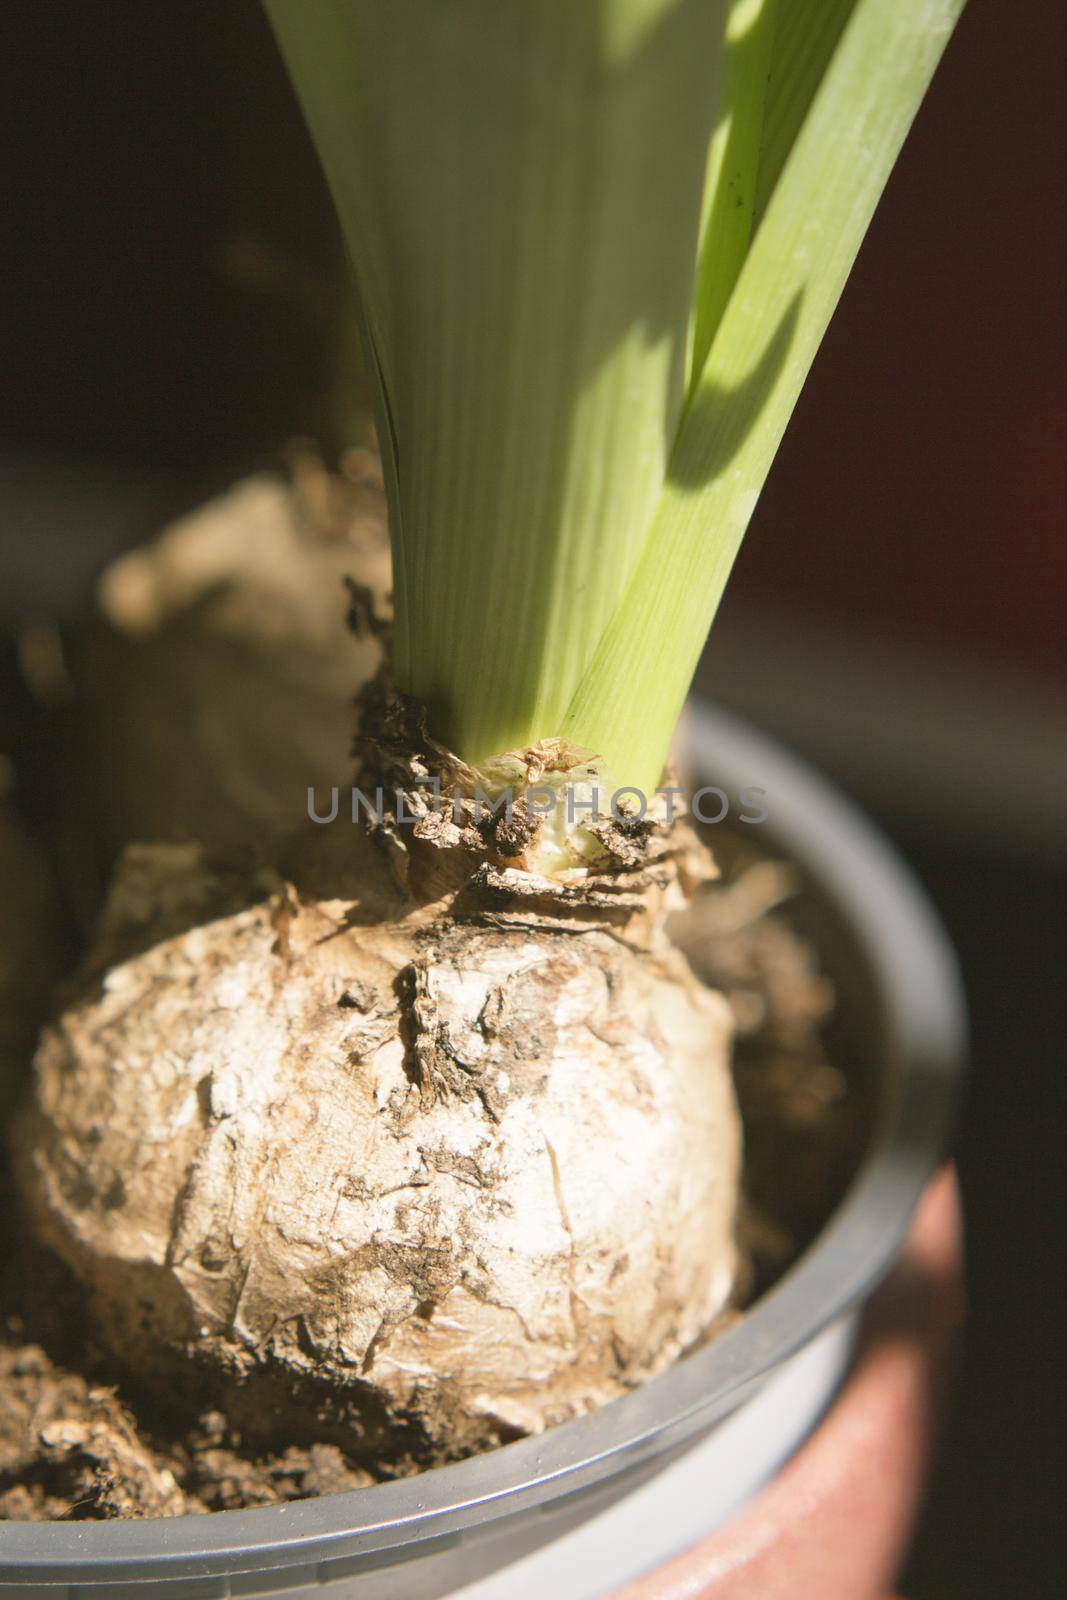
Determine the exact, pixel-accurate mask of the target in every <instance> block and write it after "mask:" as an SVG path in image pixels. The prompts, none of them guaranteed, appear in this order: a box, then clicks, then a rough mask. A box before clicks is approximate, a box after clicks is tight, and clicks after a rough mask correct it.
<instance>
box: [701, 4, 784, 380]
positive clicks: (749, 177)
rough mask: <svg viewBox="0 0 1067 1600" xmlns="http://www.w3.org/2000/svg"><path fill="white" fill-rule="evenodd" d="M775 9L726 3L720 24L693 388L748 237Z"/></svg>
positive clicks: (702, 228)
mask: <svg viewBox="0 0 1067 1600" xmlns="http://www.w3.org/2000/svg"><path fill="white" fill-rule="evenodd" d="M786 3H787V5H788V0H786ZM779 4H780V0H732V3H731V6H730V14H729V16H728V18H727V21H726V48H725V50H724V53H723V67H722V88H721V92H720V95H719V116H718V122H717V125H716V128H715V132H714V134H713V136H712V140H711V148H710V149H709V151H708V170H707V178H706V180H705V185H704V207H703V213H702V216H701V223H700V249H699V253H698V256H697V281H696V291H695V294H694V300H693V347H692V351H691V354H690V373H691V379H690V381H691V382H692V380H693V379H695V378H699V376H700V373H701V372H702V371H703V369H704V362H705V361H706V360H707V357H708V351H709V350H710V349H711V342H712V340H713V339H714V337H715V334H716V332H717V330H718V327H719V323H720V322H721V321H722V315H723V312H724V311H725V310H726V306H727V303H728V302H729V299H730V295H731V294H732V293H733V287H734V284H735V283H736V282H737V276H738V273H739V272H740V271H741V268H742V266H743V265H744V261H745V256H746V255H747V254H748V246H749V241H750V240H751V237H752V226H753V221H754V217H755V208H756V191H757V183H758V181H759V175H760V160H761V150H762V146H763V138H764V112H765V110H766V104H767V94H768V81H769V79H770V75H771V52H772V46H773V43H774V38H775V29H776V27H777V22H778V11H779Z"/></svg>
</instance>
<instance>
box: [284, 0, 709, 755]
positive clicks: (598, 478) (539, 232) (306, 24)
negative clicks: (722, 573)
mask: <svg viewBox="0 0 1067 1600" xmlns="http://www.w3.org/2000/svg"><path fill="white" fill-rule="evenodd" d="M266 3H267V10H268V13H269V15H270V17H271V20H272V23H273V25H274V28H275V31H276V34H277V37H278V40H279V43H280V45H281V48H282V51H283V54H284V55H285V58H286V61H287V63H288V66H289V69H290V72H291V74H292V77H293V80H294V83H295V85H296V88H297V91H298V94H299V96H300V98H301V101H302V103H303V106H304V109H305V112H306V114H307V118H308V122H309V124H310V127H311V130H312V134H313V137H314V139H315V142H316V144H317V146H318V149H319V152H320V155H321V157H322V161H323V165H324V167H325V170H326V174H327V178H328V180H329V182H330V185H331V188H332V191H333V194H334V198H335V200H336V203H337V207H338V211H339V214H340V217H341V222H342V226H343V230H344V234H345V238H346V240H347V243H348V248H349V252H350V254H351V256H352V259H353V263H354V270H355V274H356V281H357V285H358V291H359V295H360V299H361V302H362V306H363V328H364V338H365V342H366V344H367V346H368V350H369V355H370V366H371V368H372V371H374V372H375V373H376V374H377V376H378V380H379V428H380V430H381V431H382V432H383V436H384V442H385V446H386V450H387V454H388V456H389V457H390V458H391V460H392V466H391V469H390V470H391V473H392V477H393V480H394V484H393V492H392V496H391V498H392V500H393V505H392V508H391V509H392V520H393V528H392V537H393V543H394V552H395V563H396V572H397V577H396V584H397V596H396V598H397V624H396V659H395V669H396V672H397V675H398V678H399V682H400V686H401V687H402V688H404V689H406V690H408V691H409V692H410V693H412V694H415V695H417V696H418V697H419V698H421V699H422V700H424V701H425V702H426V703H427V705H428V707H429V710H430V726H431V728H432V729H433V731H434V732H435V734H436V735H437V736H438V737H439V738H441V739H443V740H445V741H446V742H448V743H450V744H451V745H452V746H453V748H454V749H456V750H457V751H459V753H460V754H462V755H464V756H466V757H467V758H468V759H471V760H478V759H480V758H483V757H485V756H488V755H492V754H495V753H497V752H499V751H501V750H504V749H507V748H510V747H514V746H517V745H522V744H525V743H527V742H529V741H531V740H533V739H536V738H539V737H544V736H549V735H552V734H555V733H557V732H558V731H559V727H560V724H561V723H562V721H563V718H564V714H565V712H566V709H567V706H568V704H569V702H570V700H571V698H572V695H573V693H574V690H575V688H576V686H577V684H578V682H579V681H580V679H581V677H582V674H583V672H584V671H585V669H586V667H587V666H588V663H589V660H590V658H591V656H592V653H593V651H594V650H595V649H596V646H597V643H598V641H599V640H600V638H601V636H602V635H603V633H604V630H605V628H606V627H607V625H608V623H609V621H610V619H611V617H612V616H613V614H614V613H615V612H616V610H617V608H618V606H619V603H620V601H621V599H622V596H623V594H624V592H625V590H626V587H627V584H628V582H629V580H630V576H631V572H632V569H633V567H634V565H635V563H636V561H637V560H638V559H639V557H640V554H641V551H642V549H643V548H644V543H645V538H646V535H647V532H648V527H649V522H650V519H651V517H652V514H653V511H654V508H655V506H656V503H657V500H658V497H659V495H660V493H661V491H662V487H663V483H664V481H665V476H666V469H667V462H668V458H669V455H670V451H671V448H672V445H673V441H674V439H675V437H676V434H677V428H678V423H679V419H680V416H681V410H682V405H683V401H684V393H685V377H686V372H685V368H686V356H687V343H688V338H689V322H690V314H691V306H692V288H693V275H694V270H695V254H696V241H697V235H698V227H699V219H700V208H701V199H702V192H703V182H704V172H705V165H706V158H707V149H708V143H709V139H710V135H711V129H712V126H713V122H714V112H715V80H716V60H717V55H718V50H719V46H720V44H721V40H722V34H723V23H724V16H725V0H521V3H519V0H433V3H430V0H266Z"/></svg>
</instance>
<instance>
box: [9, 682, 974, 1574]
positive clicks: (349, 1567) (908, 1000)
mask: <svg viewBox="0 0 1067 1600" xmlns="http://www.w3.org/2000/svg"><path fill="white" fill-rule="evenodd" d="M689 735H690V740H691V759H692V766H693V771H694V781H695V783H696V784H697V785H714V786H716V787H717V788H719V789H721V790H723V791H724V792H725V793H726V794H727V795H728V796H732V797H738V796H740V794H741V791H742V790H744V789H750V788H753V787H758V788H760V789H762V790H764V791H765V800H764V805H765V806H766V808H767V810H768V813H769V816H768V820H767V821H766V822H765V823H763V824H761V825H760V833H761V839H760V842H761V843H768V842H769V843H771V844H772V846H773V848H774V849H775V850H776V851H779V852H781V853H782V854H783V855H784V856H785V857H787V858H788V859H789V860H791V861H792V862H793V863H794V865H795V866H796V867H797V868H798V870H799V871H800V873H801V875H802V878H803V880H804V883H805V888H806V890H807V894H806V896H805V903H806V904H808V905H810V906H812V907H813V908H814V912H815V917H816V922H817V927H816V928H815V930H814V931H815V932H816V936H817V938H818V940H819V944H820V949H821V952H822V955H823V959H824V963H825V965H826V967H827V969H828V971H829V972H830V973H831V975H832V977H833V979H834V982H835V985H836V987H837V989H838V992H839V994H840V995H841V997H842V1002H843V1005H844V1006H845V1007H846V1008H847V1010H848V1013H849V1015H850V1018H851V1020H852V1024H853V1030H852V1031H853V1036H854V1038H855V1040H856V1048H857V1050H858V1051H859V1052H860V1053H861V1054H862V1057H863V1064H864V1068H865V1070H866V1072H867V1074H868V1076H869V1081H870V1084H871V1086H872V1092H873V1095H874V1100H875V1116H874V1126H873V1132H872V1136H871V1140H870V1145H869V1148H868V1150H867V1152H866V1155H865V1157H864V1159H863V1161H862V1163H861V1165H860V1167H859V1170H858V1172H857V1174H856V1176H855V1178H854V1180H853V1182H852V1185H851V1187H850V1189H849V1191H848V1193H847V1195H846V1196H845V1198H844V1200H843V1201H842V1202H841V1204H840V1205H839V1207H838V1209H837V1211H836V1212H835V1214H834V1215H833V1217H832V1218H831V1219H830V1221H829V1223H828V1224H827V1226H826V1227H825V1228H824V1230H823V1231H822V1233H821V1234H820V1236H819V1237H818V1239H817V1240H816V1241H815V1243H814V1244H813V1245H812V1246H811V1247H810V1248H809V1249H808V1250H807V1251H806V1252H805V1254H804V1255H803V1256H802V1257H801V1259H800V1260H799V1262H797V1264H796V1265H795V1266H794V1267H793V1268H792V1269H791V1270H790V1271H789V1272H788V1273H787V1274H786V1276H785V1277H784V1278H783V1279H782V1280H781V1282H779V1283H778V1284H777V1285H776V1287H775V1288H774V1289H773V1290H772V1291H771V1292H770V1293H768V1294H767V1295H765V1296H764V1297H763V1298H762V1299H761V1300H759V1301H758V1302H757V1303H756V1304H755V1305H754V1306H753V1307H752V1308H751V1310H750V1311H748V1312H747V1313H746V1315H745V1317H744V1318H743V1319H742V1320H741V1321H740V1322H739V1323H738V1324H737V1325H736V1326H735V1327H734V1328H733V1329H731V1330H730V1331H729V1332H727V1333H726V1334H724V1335H723V1336H722V1337H721V1338H719V1339H718V1340H716V1341H715V1342H714V1343H712V1344H710V1345H709V1346H707V1347H706V1348H703V1349H700V1350H697V1351H694V1352H693V1353H692V1354H690V1355H689V1356H687V1357H685V1358H684V1359H683V1360H681V1361H680V1362H678V1363H677V1364H676V1365H675V1366H674V1367H673V1368H672V1369H671V1370H670V1371H668V1372H666V1373H664V1374H663V1375H662V1376H661V1377H659V1378H656V1379H655V1380H654V1381H653V1382H651V1383H649V1384H648V1385H646V1386H645V1387H644V1388H642V1389H640V1390H637V1391H635V1392H634V1393H633V1394H630V1395H627V1396H626V1397H625V1398H623V1399H620V1400H617V1401H615V1402H613V1403H612V1404H611V1405H608V1406H605V1407H604V1408H603V1409H602V1410H600V1411H599V1412H597V1413H596V1414H594V1415H591V1416H588V1417H583V1418H581V1419H579V1420H578V1421H575V1422H570V1423H566V1424H564V1425H563V1426H561V1427H558V1428H555V1429H553V1430H551V1431H550V1432H548V1433H546V1434H544V1435H543V1436H541V1437H540V1438H533V1439H524V1440H520V1441H519V1442H517V1443H515V1444H510V1445H507V1446H504V1447H503V1448H501V1449H498V1450H495V1451H492V1452H490V1453H488V1454H486V1455H482V1456H479V1457H476V1458H474V1459H472V1460H470V1461H464V1462H460V1463H458V1464H456V1465H453V1466H448V1467H443V1468H440V1469H437V1470H435V1471H432V1472H427V1473H424V1474H422V1475H421V1476H419V1477H415V1478H410V1479H406V1480H403V1481H401V1482H397V1483H391V1484H381V1485H376V1486H374V1487H373V1488H369V1489H360V1490H355V1491H352V1492H349V1493H345V1494H337V1495H329V1496H325V1497H323V1498H320V1499H317V1500H303V1501H297V1502H293V1503H290V1504H286V1505H280V1506H274V1507H269V1508H264V1509H260V1510H252V1511H236V1512H224V1513H217V1514H213V1515H208V1516H189V1517H177V1518H171V1519H160V1520H147V1521H137V1522H100V1523H78V1524H66V1523H49V1524H20V1525H14V1524H12V1525H8V1526H6V1527H3V1528H0V1600H6V1597H8V1596H12V1597H14V1596H19V1597H21V1596H30V1595H35V1596H36V1595H46V1594H52V1595H55V1596H59V1595H65V1596H68V1597H70V1600H126V1597H127V1596H130V1597H133V1596H136V1597H141V1596H144V1597H148V1596H159V1597H160V1600H162V1597H169V1600H223V1597H229V1596H233V1597H237V1596H256V1597H268V1596H278V1597H279V1600H281V1597H284V1600H312V1597H322V1596H323V1595H329V1596H334V1595H336V1596H338V1597H339V1600H340V1597H347V1596H350V1595H351V1596H358V1597H359V1600H409V1597H410V1600H416V1597H417V1600H433V1597H434V1596H443V1595H455V1596H458V1595H460V1594H464V1595H466V1594H467V1592H468V1590H469V1592H470V1600H474V1597H475V1596H477V1600H490V1597H498V1596H500V1597H502V1596H507V1597H508V1600H524V1597H527V1596H529V1597H531V1600H533V1597H534V1596H536V1597H537V1600H544V1597H545V1596H548V1595H551V1596H552V1597H553V1600H594V1597H598V1596H604V1595H607V1594H610V1593H611V1591H612V1590H615V1589H619V1588H621V1587H622V1586H623V1585H624V1584H626V1583H627V1582H629V1581H630V1580H632V1579H634V1578H636V1577H637V1576H638V1575H639V1574H641V1573H644V1572H647V1571H648V1570H649V1569H650V1568H652V1567H654V1566H655V1565H656V1564H657V1563H659V1562H661V1561H664V1560H666V1559H667V1558H669V1557H670V1556H672V1555H674V1554H676V1553H677V1552H678V1551H680V1550H682V1549H684V1548H685V1547H686V1546H688V1545H690V1544H692V1543H693V1542H694V1541H695V1540H696V1539H698V1538H700V1537H701V1536H702V1535H705V1534H707V1533H708V1532H709V1531H711V1530H712V1529H713V1528H714V1527H715V1526H717V1525H718V1524H720V1523H721V1522H723V1521H724V1520H725V1519H726V1518H727V1517H729V1516H731V1515H732V1514H733V1513H735V1512H736V1511H737V1510H738V1508H739V1507H740V1506H742V1505H743V1504H744V1503H745V1502H746V1501H747V1500H749V1499H750V1497H751V1496H752V1495H753V1494H754V1493H755V1492H756V1491H757V1490H758V1489H759V1488H760V1487H761V1485H763V1484H764V1483H766V1482H767V1481H768V1480H769V1479H770V1478H771V1477H773V1475H774V1474H775V1472H776V1471H777V1470H778V1468H779V1467H780V1466H781V1465H782V1463H783V1462H784V1461H786V1460H787V1459H788V1458H789V1457H790V1456H791V1455H792V1454H793V1453H794V1451H795V1450H796V1449H797V1447H798V1446H799V1445H800V1443H801V1441H802V1440H803V1439H804V1438H805V1436H806V1435H807V1434H808V1432H809V1431H810V1429H811V1427H812V1425H813V1424H814V1422H815V1421H816V1419H817V1418H818V1416H819V1415H820V1414H821V1412H822V1411H823V1409H824V1408H825V1406H826V1405H827V1403H828V1401H829V1400H830V1398H831V1397H832V1395H833V1393H834V1392H835V1390H836V1388H837V1387H838V1385H839V1383H840V1380H841V1377H842V1375H843V1373H844V1371H845V1369H846V1367H847V1364H848V1359H849V1354H850V1351H851V1347H852V1342H853V1335H854V1332H855V1329H856V1326H857V1320H858V1317H859V1315H860V1312H861V1310H862V1307H863V1305H864V1303H865V1301H867V1300H868V1299H869V1298H870V1296H871V1295H872V1294H873V1292H874V1290H875V1289H876V1287H877V1286H878V1284H879V1283H880V1282H881V1280H882V1279H883V1278H884V1277H885V1275H886V1273H887V1272H888V1270H889V1268H890V1267H891V1265H892V1263H893V1261H894V1259H895V1257H896V1256H897V1254H898V1251H899V1249H900V1246H901V1242H902V1240H903V1238H904V1236H905V1234H906V1232H907V1229H908V1225H909V1221H910V1219H911V1216H912V1213H913V1211H914V1209H915V1206H916V1204H917V1202H918V1200H919V1197H920V1195H921V1194H922V1192H923V1190H924V1188H925V1187H926V1185H927V1183H928V1181H929V1179H930V1178H931V1176H932V1174H933V1173H934V1171H935V1169H936V1168H937V1166H938V1165H939V1164H940V1162H941V1160H942V1157H943V1154H944V1150H945V1144H946V1140H947V1136H948V1131H949V1128H950V1124H951V1120H952V1111H953V1105H954V1101H955V1097H956V1092H957V1087H958V1082H959V1077H960V1072H961V1060H962V1054H963V1043H964V1021H963V1006H962V1001H961V995H960V988H959V982H958V978H957V974H956V969H955V964H954V961H953V958H952V955H951V952H950V950H949V949H948V946H947V944H946V942H945V939H944V936H943V934H942V932H941V930H940V928H939V926H938V924H937V922H936V920H935V919H934V917H933V914H932V912H931V911H930V909H929V907H928V905H927V903H926V901H925V899H924V897H923V895H922V893H921V891H920V890H919V889H918V887H917V886H916V884H915V883H914V882H913V880H912V879H911V877H910V875H909V874H908V872H907V871H906V869H905V868H904V867H903V866H902V865H901V863H900V862H899V861H898V860H897V859H896V858H895V856H894V855H893V854H892V852H891V851H890V850H889V848H888V847H887V845H886V844H885V843H884V841H883V840H882V839H881V838H880V837H879V835H878V834H877V833H876V832H875V831H874V830H873V829H872V828H871V827H870V825H869V824H868V823H867V822H866V821H864V820H863V818H862V817H860V816H859V815H858V814H857V813H856V812H855V811H854V810H853V809H852V808H851V806H849V805H848V804H847V803H846V802H845V801H844V800H842V799H841V797H840V796H839V795H837V794H836V793H835V792H834V791H833V790H832V789H831V788H829V787H828V786H827V785H826V784H824V783H823V782H822V781H821V780H819V779H818V778H817V777H815V776H814V775H813V774H812V773H811V772H810V771H808V770H807V769H806V768H805V767H804V766H803V765H802V764H801V763H799V762H797V761H796V760H795V759H793V758H792V757H790V756H788V755H787V754H785V753H784V752H783V751H782V750H781V749H780V748H779V747H777V746H776V745H774V744H772V743H771V742H769V741H768V740H766V739H764V738H762V737H761V736H759V735H758V734H756V733H754V732H752V731H751V730H749V729H748V728H747V727H745V726H744V725H742V724H740V723H738V722H737V721H735V720H734V719H732V718H729V717H727V716H725V715H723V714H722V713H720V712H718V711H712V710H710V709H708V708H707V707H706V706H701V705H696V706H694V707H692V708H691V711H690V727H689ZM735 815H736V810H735Z"/></svg>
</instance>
